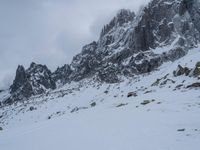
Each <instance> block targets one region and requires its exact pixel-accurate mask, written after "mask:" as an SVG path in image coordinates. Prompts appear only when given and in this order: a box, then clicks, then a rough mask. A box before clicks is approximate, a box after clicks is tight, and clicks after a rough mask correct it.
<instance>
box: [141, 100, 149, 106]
mask: <svg viewBox="0 0 200 150" xmlns="http://www.w3.org/2000/svg"><path fill="white" fill-rule="evenodd" d="M150 102H151V101H150V100H144V101H143V102H142V103H141V105H147V104H149V103H150Z"/></svg>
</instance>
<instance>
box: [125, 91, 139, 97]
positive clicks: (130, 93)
mask: <svg viewBox="0 0 200 150" xmlns="http://www.w3.org/2000/svg"><path fill="white" fill-rule="evenodd" d="M132 96H134V97H136V96H137V93H135V92H129V93H128V95H127V97H132Z"/></svg>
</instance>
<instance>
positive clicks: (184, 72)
mask: <svg viewBox="0 0 200 150" xmlns="http://www.w3.org/2000/svg"><path fill="white" fill-rule="evenodd" d="M190 72H191V69H189V68H188V67H182V66H181V65H178V69H177V70H176V71H174V72H173V74H174V76H175V77H177V76H182V75H185V76H188V75H189V74H190Z"/></svg>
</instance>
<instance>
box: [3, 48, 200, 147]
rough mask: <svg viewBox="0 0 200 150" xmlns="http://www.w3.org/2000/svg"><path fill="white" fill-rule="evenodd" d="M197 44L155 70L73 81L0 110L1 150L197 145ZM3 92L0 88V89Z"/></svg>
mask: <svg viewBox="0 0 200 150" xmlns="http://www.w3.org/2000/svg"><path fill="white" fill-rule="evenodd" d="M199 56H200V49H199V48H196V49H192V50H190V51H189V53H188V54H187V55H186V56H185V57H183V58H181V59H179V60H177V61H175V62H168V63H165V64H163V65H162V66H161V67H159V68H158V70H156V71H154V72H151V73H148V74H143V75H138V76H135V77H133V78H123V80H124V81H123V82H120V83H116V84H106V83H100V82H99V83H97V82H93V81H92V80H84V81H82V82H74V83H71V84H67V85H65V86H64V87H62V88H60V89H57V90H55V91H51V92H49V93H48V94H43V95H39V96H35V97H32V98H31V99H30V100H29V101H25V102H24V103H17V104H16V105H14V104H13V105H9V106H7V107H4V108H3V109H1V110H0V113H1V114H3V115H2V116H1V126H2V127H3V130H2V131H0V148H1V149H3V150H12V149H15V150H19V149H20V150H23V149H30V150H40V149H48V150H55V149H59V150H62V149H63V150H64V149H72V150H79V149H80V150H82V149H88V150H90V149H96V150H98V149H109V150H122V149H140V150H146V149H162V150H169V149H171V150H188V149H192V150H197V149H198V148H199V146H200V120H199V114H200V93H199V89H200V87H190V86H189V85H192V84H193V83H198V82H200V79H199V78H196V77H193V75H192V73H191V74H190V75H189V76H185V75H182V76H176V77H175V76H174V73H173V72H174V71H176V70H177V66H178V65H181V66H182V67H188V68H195V64H196V63H197V62H198V61H199ZM1 95H4V93H1Z"/></svg>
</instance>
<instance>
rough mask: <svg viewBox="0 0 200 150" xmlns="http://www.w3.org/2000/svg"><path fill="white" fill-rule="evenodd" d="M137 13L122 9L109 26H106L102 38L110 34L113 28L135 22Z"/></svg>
mask: <svg viewBox="0 0 200 150" xmlns="http://www.w3.org/2000/svg"><path fill="white" fill-rule="evenodd" d="M134 18H135V13H134V12H131V11H130V10H128V9H121V10H120V11H118V13H117V15H116V16H115V17H114V18H113V19H112V20H111V21H110V23H109V24H107V25H105V26H104V27H103V29H102V31H101V35H100V37H102V36H104V35H105V34H107V33H108V32H110V31H111V30H112V29H113V28H117V27H119V26H122V25H124V24H125V23H128V22H131V21H133V19H134Z"/></svg>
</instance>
